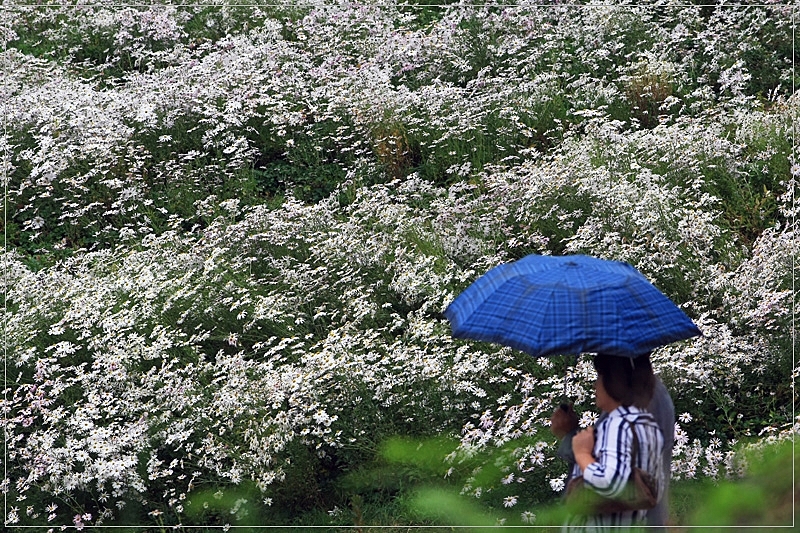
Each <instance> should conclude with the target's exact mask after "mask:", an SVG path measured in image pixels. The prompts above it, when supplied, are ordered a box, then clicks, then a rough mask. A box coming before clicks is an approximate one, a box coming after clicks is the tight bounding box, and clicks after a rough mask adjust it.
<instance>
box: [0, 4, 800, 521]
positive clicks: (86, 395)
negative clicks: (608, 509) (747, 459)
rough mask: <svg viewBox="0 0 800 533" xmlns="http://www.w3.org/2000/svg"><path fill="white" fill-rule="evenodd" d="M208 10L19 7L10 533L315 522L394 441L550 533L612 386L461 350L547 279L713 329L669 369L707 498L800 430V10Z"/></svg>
mask: <svg viewBox="0 0 800 533" xmlns="http://www.w3.org/2000/svg"><path fill="white" fill-rule="evenodd" d="M211 4H213V3H209V2H203V3H199V4H197V5H184V3H181V4H180V5H178V4H176V5H174V6H172V5H161V6H155V5H154V6H140V7H133V6H123V5H117V4H116V3H115V2H111V1H109V2H92V3H91V5H72V4H71V3H69V2H64V3H63V4H62V3H53V5H48V6H35V5H16V4H14V3H13V2H9V3H4V4H3V5H2V6H1V7H0V41H1V42H2V43H3V51H2V52H0V70H2V72H3V76H2V77H0V95H2V97H1V98H0V115H2V116H3V117H4V119H3V120H4V129H3V131H2V132H0V148H1V149H2V151H3V161H2V176H3V183H4V186H5V189H6V191H5V192H6V194H5V198H4V208H5V214H6V217H5V221H4V224H5V233H6V236H7V243H6V247H5V250H4V252H3V260H2V264H3V267H2V268H3V277H2V284H3V290H4V294H5V307H4V321H3V329H4V331H3V335H4V340H5V353H6V367H7V368H6V371H7V381H6V384H5V386H4V396H3V399H2V413H3V425H4V430H5V432H6V435H7V439H6V447H7V452H8V455H7V458H8V460H9V463H8V465H7V478H6V479H4V480H2V483H1V484H0V488H2V491H3V492H4V493H5V494H6V495H8V497H9V501H10V502H12V503H13V506H12V508H11V509H10V511H9V513H8V516H7V517H6V519H7V521H8V523H10V524H23V525H27V524H36V525H48V527H49V526H53V527H56V526H59V525H65V524H66V525H71V526H73V527H76V528H78V529H81V528H84V527H86V526H90V525H91V526H96V525H102V524H110V523H121V522H120V521H122V522H124V521H125V520H130V519H132V518H131V517H134V518H135V519H136V520H149V521H150V522H149V523H154V524H171V525H176V524H188V523H191V522H192V520H193V519H194V518H193V516H190V515H189V514H188V513H190V511H191V509H193V508H197V507H198V505H201V504H200V503H198V502H199V500H200V499H202V498H204V496H202V494H203V491H206V490H211V493H210V494H212V493H213V494H214V496H210V497H209V500H210V501H211V502H212V503H213V502H214V501H220V502H224V501H227V500H225V499H224V498H223V492H224V491H226V490H228V489H229V487H236V486H242V485H245V484H247V483H252V484H253V485H254V486H255V487H256V488H257V489H258V490H259V491H261V492H262V493H263V495H261V497H260V498H259V500H260V501H263V502H264V506H268V505H270V504H272V502H273V500H274V501H275V502H276V503H281V502H289V503H287V505H290V504H298V505H300V504H305V503H306V502H299V503H298V502H297V501H296V499H295V500H292V498H296V496H293V495H295V494H297V493H305V492H308V493H313V492H314V491H318V490H319V489H320V485H321V484H322V483H324V482H325V480H324V479H323V478H325V477H326V476H327V477H328V478H332V477H336V476H337V475H339V474H341V473H342V472H344V471H347V470H348V469H354V468H356V467H357V466H359V465H361V464H362V463H367V462H369V461H370V460H371V459H372V458H374V457H375V454H376V453H377V452H376V450H378V449H379V447H380V445H381V443H382V442H383V441H384V440H385V439H387V438H388V437H391V436H393V435H396V434H406V435H412V436H430V435H441V434H444V435H449V436H453V437H456V438H457V439H459V442H460V446H459V447H458V448H457V449H456V450H454V451H453V452H452V453H451V454H450V455H449V456H448V457H447V458H446V459H445V460H446V464H447V465H449V466H451V467H452V468H451V472H458V473H459V474H463V479H464V480H466V481H465V483H464V484H463V492H464V493H465V494H471V495H475V496H480V497H482V498H488V499H492V498H494V500H493V501H494V502H495V503H496V506H497V507H498V508H515V509H516V508H517V506H518V505H519V506H520V507H521V508H522V507H523V506H524V508H525V509H531V510H530V511H528V510H525V511H524V512H523V511H520V512H522V519H523V520H524V522H525V523H531V522H533V521H534V520H535V514H534V512H533V511H535V508H534V505H535V504H538V503H541V502H543V501H546V500H547V498H551V497H552V495H553V491H557V490H560V489H561V488H563V485H564V475H563V465H561V464H558V463H557V462H555V461H553V460H552V457H553V451H554V444H555V442H554V439H553V438H552V436H551V435H550V434H549V432H548V429H547V424H548V420H549V416H550V413H551V412H552V410H553V408H554V406H556V405H557V404H558V402H559V401H561V399H562V398H563V397H564V396H566V397H568V398H570V399H571V400H573V401H575V402H576V404H577V406H578V407H579V408H581V409H582V410H583V411H584V414H583V417H582V419H581V423H582V425H584V426H585V425H589V424H591V423H592V421H593V419H594V417H595V416H596V415H595V414H594V413H593V410H592V392H593V388H592V383H593V380H594V378H595V376H594V372H593V370H592V366H591V364H590V363H589V362H588V361H587V360H586V359H585V358H579V359H577V360H576V359H569V360H567V359H563V360H562V359H554V360H550V359H547V360H532V359H531V358H529V357H526V356H524V354H520V353H516V352H513V351H512V350H510V349H507V348H500V347H496V346H487V345H484V344H480V343H471V342H463V341H455V340H453V339H452V338H451V336H450V330H449V327H448V325H447V323H446V321H445V320H444V319H443V318H442V316H441V312H442V311H443V310H444V309H445V307H446V306H447V305H448V303H449V302H450V301H452V299H453V298H454V297H455V296H456V295H457V294H458V293H459V292H460V291H461V290H463V289H464V288H465V287H466V286H467V285H468V284H469V283H470V282H471V281H473V280H474V279H475V278H476V277H477V276H478V275H480V274H481V273H483V272H485V271H486V270H487V269H489V268H491V267H492V266H495V265H497V264H500V263H502V262H505V261H510V260H514V259H517V258H519V257H522V256H524V255H526V254H528V253H544V254H564V253H585V254H591V255H596V256H600V257H605V258H613V259H617V260H623V261H627V262H630V263H631V264H633V265H634V266H636V267H637V268H638V269H639V270H640V271H641V272H642V273H643V274H645V275H646V276H647V277H648V278H649V279H651V280H652V281H653V282H654V284H655V285H656V286H658V287H659V288H660V289H661V290H663V291H664V292H665V293H667V294H668V295H669V296H670V297H671V298H673V299H674V300H675V301H676V302H677V303H678V304H679V305H680V306H681V307H682V308H683V309H685V310H686V312H687V313H688V314H689V315H690V316H691V317H692V318H693V319H694V320H695V322H696V323H697V324H698V326H699V327H700V328H701V330H702V331H703V334H704V335H703V337H701V338H697V339H693V340H691V341H686V342H682V343H677V344H674V345H671V346H667V347H663V348H660V349H658V350H657V351H656V352H654V354H653V360H654V364H655V366H656V369H657V371H658V372H659V373H660V374H661V375H662V377H663V378H664V381H665V382H666V383H667V385H668V386H669V387H670V389H671V390H672V392H673V396H674V398H675V403H676V410H677V413H678V414H679V415H680V418H679V420H678V422H677V425H676V446H675V448H674V450H673V454H674V458H675V461H674V464H673V475H674V476H675V477H680V478H683V477H688V478H692V477H710V478H718V477H721V476H735V475H738V474H739V473H741V472H742V471H743V468H744V465H743V464H742V463H741V462H740V461H738V460H737V456H736V454H735V445H736V444H737V442H740V441H748V442H753V443H754V444H752V445H753V446H756V447H757V446H759V445H761V444H763V443H765V442H769V441H771V440H774V439H780V438H787V437H789V436H791V435H793V434H795V433H796V432H797V423H798V421H797V420H792V419H791V409H790V406H789V405H788V403H787V398H791V395H792V383H793V381H794V378H795V377H796V375H797V372H798V371H800V370H799V369H797V368H792V361H791V353H792V342H793V339H794V335H795V331H794V330H793V329H792V328H793V327H794V323H793V321H792V315H791V312H792V309H793V308H794V305H795V304H796V300H797V293H796V292H793V290H794V289H793V285H792V276H793V272H794V267H793V257H795V256H796V254H797V252H798V240H797V234H796V227H795V225H794V224H795V216H796V214H797V206H796V202H795V196H794V193H795V189H796V180H797V178H798V175H800V166H798V164H799V163H798V162H797V161H798V157H797V155H798V154H797V153H796V150H795V148H794V146H793V144H794V143H793V138H792V135H793V124H795V123H797V119H798V110H799V109H800V101H799V100H798V98H797V96H796V95H792V94H791V92H790V90H791V88H792V84H793V82H794V81H795V80H793V79H792V75H793V72H792V65H791V61H790V59H791V53H790V52H791V43H790V40H791V27H790V22H791V16H790V15H791V14H792V9H794V8H795V7H796V6H792V5H787V4H785V3H782V2H777V1H776V2H761V3H760V4H759V5H758V6H752V7H751V8H748V9H737V8H735V7H727V6H725V5H722V6H720V7H718V8H714V9H711V8H708V7H704V6H691V5H685V2H677V1H672V0H668V1H665V2H658V9H653V8H652V7H648V6H646V5H639V4H638V3H630V4H619V3H616V2H603V3H596V2H593V3H592V5H591V6H585V5H583V4H584V3H583V2H571V1H570V2H553V5H551V6H541V5H539V4H540V2H519V3H516V4H515V5H513V6H512V5H504V4H503V3H496V4H495V3H491V2H468V1H461V2H454V3H452V4H450V5H447V6H442V7H441V8H433V7H429V8H423V7H420V6H417V7H414V6H411V5H408V4H407V3H405V2H396V1H394V0H375V1H371V2H350V1H347V0H337V1H334V0H306V1H301V2H298V1H295V0H291V1H290V0H286V1H284V2H276V1H274V0H271V1H269V2H261V3H259V2H253V4H254V5H252V6H246V7H244V6H233V5H228V4H227V3H225V2H219V4H218V5H211ZM256 4H257V5H256ZM787 42H788V43H789V44H787ZM787 46H788V48H787ZM787 50H788V52H787ZM495 452H496V453H495ZM484 456H485V457H489V459H486V460H485V461H484V462H481V459H480V458H481V457H484ZM476 461H477V462H476ZM487 471H492V472H496V473H497V475H496V476H494V477H491V476H487V475H486V472H487ZM453 477H457V476H453ZM218 490H220V491H222V492H219V493H217V491H218ZM217 494H219V496H217ZM248 502H249V503H248ZM346 503H347V502H344V501H338V502H333V503H332V505H331V507H333V505H335V504H339V505H344V504H346ZM202 505H206V506H207V505H208V502H203V504H202ZM226 505H227V504H226ZM257 505H260V504H259V503H258V502H256V503H253V497H252V496H248V497H247V498H245V497H241V498H238V497H237V498H235V499H233V500H231V502H230V505H229V506H228V507H229V508H228V509H226V510H225V512H224V513H223V514H224V516H225V517H226V518H225V520H226V521H223V522H220V524H219V525H222V524H225V523H228V522H227V521H230V520H232V518H231V517H233V516H237V517H239V516H240V517H244V516H245V515H246V514H247V513H248V512H249V511H248V509H250V510H252V511H253V512H254V513H255V512H256V510H255V506H257ZM248 506H252V507H248ZM334 509H338V507H334ZM331 513H332V514H331V516H333V515H334V514H336V513H333V512H331Z"/></svg>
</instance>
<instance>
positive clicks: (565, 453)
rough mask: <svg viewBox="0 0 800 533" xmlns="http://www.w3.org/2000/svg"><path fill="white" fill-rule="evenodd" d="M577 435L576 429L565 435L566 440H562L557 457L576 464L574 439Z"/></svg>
mask: <svg viewBox="0 0 800 533" xmlns="http://www.w3.org/2000/svg"><path fill="white" fill-rule="evenodd" d="M577 433H578V430H577V429H575V430H572V431H570V432H569V433H567V434H566V435H564V438H563V439H561V444H559V445H558V450H556V456H557V457H561V458H562V459H564V460H565V461H567V462H568V463H570V464H572V463H574V462H575V454H574V453H573V452H572V437H574V436H575V435H576V434H577Z"/></svg>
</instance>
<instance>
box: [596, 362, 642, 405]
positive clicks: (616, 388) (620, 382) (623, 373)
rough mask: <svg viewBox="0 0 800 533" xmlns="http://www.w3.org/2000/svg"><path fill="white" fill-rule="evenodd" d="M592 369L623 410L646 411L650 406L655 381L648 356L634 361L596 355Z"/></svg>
mask: <svg viewBox="0 0 800 533" xmlns="http://www.w3.org/2000/svg"><path fill="white" fill-rule="evenodd" d="M594 368H595V370H597V375H598V377H599V378H600V379H602V380H603V388H605V390H606V392H607V393H608V395H609V396H611V397H612V398H613V399H615V400H616V401H618V402H619V403H621V404H622V405H624V406H625V407H630V406H631V405H635V406H636V407H639V408H641V409H646V408H647V406H648V405H649V404H650V400H651V399H652V398H653V390H654V389H655V383H656V378H655V376H654V375H653V366H652V365H651V364H650V354H649V353H647V354H644V355H640V356H639V357H636V358H635V359H631V358H628V357H618V356H615V355H605V354H597V355H596V356H595V357H594Z"/></svg>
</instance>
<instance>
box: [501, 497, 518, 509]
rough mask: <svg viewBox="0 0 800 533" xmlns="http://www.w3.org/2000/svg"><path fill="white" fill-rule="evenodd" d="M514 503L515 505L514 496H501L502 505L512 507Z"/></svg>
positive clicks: (515, 499) (515, 498)
mask: <svg viewBox="0 0 800 533" xmlns="http://www.w3.org/2000/svg"><path fill="white" fill-rule="evenodd" d="M515 505H517V497H516V496H506V497H505V498H503V507H514V506H515Z"/></svg>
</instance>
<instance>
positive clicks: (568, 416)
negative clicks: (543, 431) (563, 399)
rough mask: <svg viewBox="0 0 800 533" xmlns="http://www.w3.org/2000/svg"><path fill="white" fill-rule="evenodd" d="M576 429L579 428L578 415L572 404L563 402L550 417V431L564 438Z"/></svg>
mask: <svg viewBox="0 0 800 533" xmlns="http://www.w3.org/2000/svg"><path fill="white" fill-rule="evenodd" d="M575 429H578V415H577V414H575V410H574V409H573V408H572V406H571V405H567V404H564V403H562V404H561V405H560V406H559V407H557V408H556V410H555V411H553V416H551V417H550V431H551V432H552V433H553V435H555V436H556V437H558V438H559V439H563V438H564V436H565V435H567V434H568V433H570V432H571V431H573V430H575Z"/></svg>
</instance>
